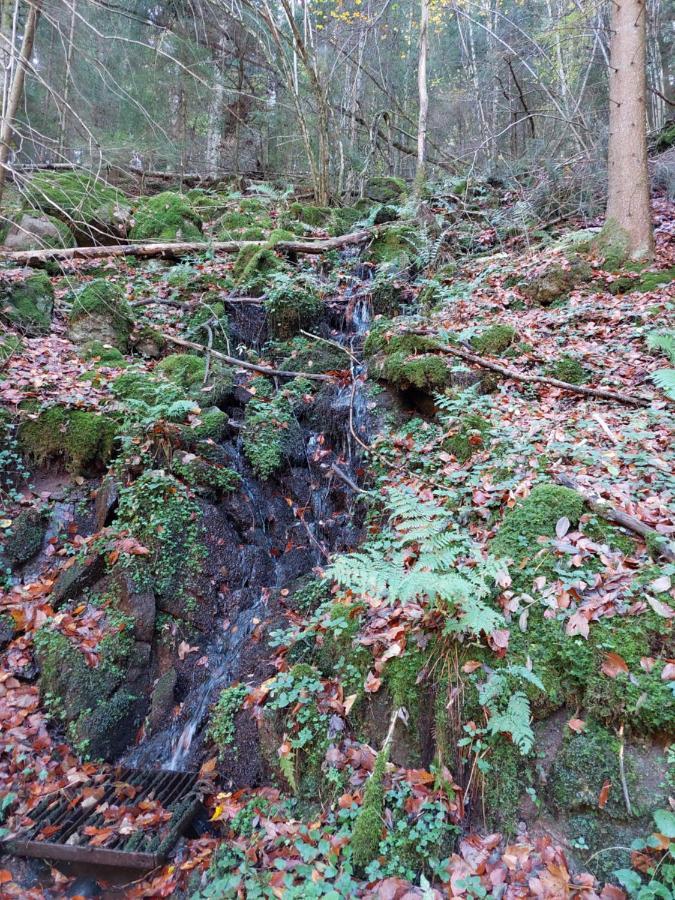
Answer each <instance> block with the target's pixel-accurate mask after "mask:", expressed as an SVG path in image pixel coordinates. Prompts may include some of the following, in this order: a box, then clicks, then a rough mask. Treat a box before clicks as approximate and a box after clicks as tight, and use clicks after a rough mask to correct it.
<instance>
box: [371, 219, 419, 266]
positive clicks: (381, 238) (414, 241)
mask: <svg viewBox="0 0 675 900" xmlns="http://www.w3.org/2000/svg"><path fill="white" fill-rule="evenodd" d="M419 249H420V236H419V231H418V230H417V229H415V228H413V227H412V226H410V225H390V226H389V227H388V228H385V229H383V230H382V231H381V232H380V233H379V234H378V235H377V236H376V237H375V238H374V239H373V241H372V242H371V244H370V250H369V256H370V259H371V260H372V262H374V263H378V264H381V263H393V264H394V265H397V266H399V267H400V268H403V267H406V266H408V265H410V263H411V261H412V258H413V257H414V256H415V255H416V254H417V252H418V250H419Z"/></svg>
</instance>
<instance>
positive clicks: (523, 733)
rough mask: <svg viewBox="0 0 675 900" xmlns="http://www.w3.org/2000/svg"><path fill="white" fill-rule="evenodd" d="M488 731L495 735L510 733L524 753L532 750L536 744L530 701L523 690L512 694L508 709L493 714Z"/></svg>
mask: <svg viewBox="0 0 675 900" xmlns="http://www.w3.org/2000/svg"><path fill="white" fill-rule="evenodd" d="M488 731H489V732H490V734H493V735H496V734H509V735H511V740H512V741H513V743H514V744H515V745H516V747H518V749H519V750H520V752H521V753H522V754H523V755H525V754H527V753H529V752H530V750H531V749H532V746H533V744H534V732H533V731H532V725H531V716H530V701H529V700H528V699H527V697H526V696H525V694H524V693H523V692H522V691H516V692H515V694H511V696H510V697H509V702H508V704H507V706H506V709H505V710H504V711H503V712H501V713H496V714H495V715H493V716H491V718H490V721H489V722H488Z"/></svg>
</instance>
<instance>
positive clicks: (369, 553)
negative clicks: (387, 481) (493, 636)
mask: <svg viewBox="0 0 675 900" xmlns="http://www.w3.org/2000/svg"><path fill="white" fill-rule="evenodd" d="M387 512H388V514H389V523H390V529H389V530H388V531H386V532H385V533H384V534H383V535H380V537H379V538H377V539H375V540H373V541H372V542H371V544H370V545H369V546H367V547H365V548H363V549H362V550H359V551H358V552H355V553H351V554H348V555H344V556H340V557H338V558H337V559H336V560H335V562H334V563H333V566H332V568H331V569H330V572H329V574H330V576H331V577H332V578H333V579H334V580H335V581H337V582H338V584H340V585H341V586H342V587H344V588H348V589H350V590H351V591H353V592H354V593H357V594H365V593H367V594H371V595H373V596H377V597H381V598H382V599H384V600H386V601H387V602H388V603H390V604H396V603H399V604H406V603H411V602H413V601H419V602H423V603H426V604H428V605H430V606H432V607H437V608H439V609H441V610H443V611H444V612H445V614H446V617H447V619H446V631H447V632H456V631H463V632H471V633H473V634H478V633H480V632H491V631H494V629H495V628H498V627H500V626H501V625H503V623H504V619H503V617H502V615H501V613H499V612H498V611H496V610H494V609H492V608H491V607H490V606H489V605H488V603H487V602H486V601H487V599H488V598H489V596H490V593H491V591H492V588H493V585H494V581H495V578H496V576H497V574H498V572H499V565H498V564H497V562H496V561H494V560H492V559H487V560H485V559H483V558H482V556H481V555H480V553H479V551H478V549H477V547H476V546H475V545H474V544H473V542H472V541H471V539H470V538H469V537H468V536H467V535H466V533H465V532H464V531H460V530H459V529H458V528H457V527H456V526H455V525H454V523H453V521H452V516H451V514H450V513H449V512H448V511H447V510H445V509H443V508H442V507H440V506H438V505H437V504H436V503H433V502H431V501H425V500H420V498H419V497H417V496H416V495H415V494H414V493H413V492H412V491H411V490H402V489H396V490H392V491H390V493H389V496H388V503H387ZM469 562H470V563H471V565H469V564H468V563H469Z"/></svg>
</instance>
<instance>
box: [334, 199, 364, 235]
mask: <svg viewBox="0 0 675 900" xmlns="http://www.w3.org/2000/svg"><path fill="white" fill-rule="evenodd" d="M364 215H365V213H364V211H363V210H362V209H357V208H356V207H352V206H344V207H341V208H339V209H334V210H333V213H332V215H331V218H330V222H329V224H328V231H329V233H330V234H331V235H334V236H338V235H341V234H346V233H347V232H348V231H351V230H352V228H353V227H354V225H356V223H357V222H358V221H359V220H360V219H362V218H363V217H364Z"/></svg>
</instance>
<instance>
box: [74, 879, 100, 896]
mask: <svg viewBox="0 0 675 900" xmlns="http://www.w3.org/2000/svg"><path fill="white" fill-rule="evenodd" d="M102 896H103V890H102V889H101V886H100V885H99V883H98V881H95V880H94V879H93V878H89V877H87V876H86V875H81V876H80V877H79V878H76V879H75V881H73V883H72V884H71V885H70V887H69V888H68V892H67V893H66V897H85V898H90V897H102Z"/></svg>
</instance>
